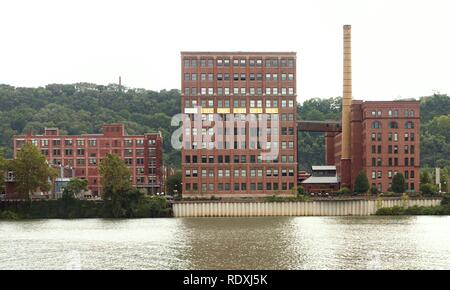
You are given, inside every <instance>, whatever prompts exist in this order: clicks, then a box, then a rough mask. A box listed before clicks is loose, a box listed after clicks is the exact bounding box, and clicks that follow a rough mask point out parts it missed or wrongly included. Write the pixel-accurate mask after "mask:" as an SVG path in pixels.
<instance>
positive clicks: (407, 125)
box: [372, 121, 414, 129]
mask: <svg viewBox="0 0 450 290" xmlns="http://www.w3.org/2000/svg"><path fill="white" fill-rule="evenodd" d="M381 127H382V126H381V122H380V121H373V122H372V129H381ZM398 128H399V127H398V123H397V122H395V121H392V122H389V129H398ZM405 129H414V122H413V121H406V122H405Z"/></svg>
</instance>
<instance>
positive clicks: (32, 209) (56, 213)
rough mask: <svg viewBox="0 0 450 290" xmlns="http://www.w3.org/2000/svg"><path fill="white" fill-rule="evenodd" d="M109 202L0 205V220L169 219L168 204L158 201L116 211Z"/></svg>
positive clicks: (134, 204) (149, 200)
mask: <svg viewBox="0 0 450 290" xmlns="http://www.w3.org/2000/svg"><path fill="white" fill-rule="evenodd" d="M116 204H117V202H115V203H113V202H111V201H89V200H76V199H71V200H64V199H58V200H40V201H33V202H29V201H15V202H14V201H9V202H5V201H4V202H1V203H0V219H9V220H20V219H79V218H153V217H171V216H172V210H171V208H170V206H169V203H168V202H167V200H166V199H165V198H162V197H147V198H145V199H142V200H139V202H136V203H130V204H127V205H126V207H125V206H124V207H121V208H120V209H119V210H120V211H121V212H120V213H119V214H117V210H118V209H117V208H115V205H116Z"/></svg>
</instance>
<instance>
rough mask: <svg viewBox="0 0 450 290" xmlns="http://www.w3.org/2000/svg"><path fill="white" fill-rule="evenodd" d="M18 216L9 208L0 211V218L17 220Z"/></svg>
mask: <svg viewBox="0 0 450 290" xmlns="http://www.w3.org/2000/svg"><path fill="white" fill-rule="evenodd" d="M19 218H20V217H19V215H18V214H16V213H15V212H12V211H9V210H5V211H1V212H0V220H18V219H19Z"/></svg>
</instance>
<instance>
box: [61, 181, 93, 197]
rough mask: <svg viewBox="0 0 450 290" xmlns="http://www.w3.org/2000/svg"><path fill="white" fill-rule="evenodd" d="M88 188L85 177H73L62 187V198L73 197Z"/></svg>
mask: <svg viewBox="0 0 450 290" xmlns="http://www.w3.org/2000/svg"><path fill="white" fill-rule="evenodd" d="M86 190H88V182H87V180H86V179H80V178H73V179H71V180H70V181H69V182H68V183H67V185H66V186H65V187H64V191H63V194H62V196H63V198H75V197H76V196H77V195H78V194H79V193H81V192H82V191H86Z"/></svg>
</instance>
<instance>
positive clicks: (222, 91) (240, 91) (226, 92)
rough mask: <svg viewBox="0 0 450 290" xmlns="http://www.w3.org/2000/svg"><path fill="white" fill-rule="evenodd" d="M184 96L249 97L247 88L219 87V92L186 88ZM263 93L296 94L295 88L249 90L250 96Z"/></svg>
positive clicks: (210, 89)
mask: <svg viewBox="0 0 450 290" xmlns="http://www.w3.org/2000/svg"><path fill="white" fill-rule="evenodd" d="M183 92H184V95H185V96H196V95H197V96H198V95H200V96H212V95H217V96H232V95H233V96H239V95H241V96H246V95H247V88H246V87H234V88H230V87H219V88H217V91H214V88H205V87H204V88H200V90H197V88H195V87H189V88H184V91H183ZM263 92H265V95H282V96H293V95H294V94H295V91H294V88H293V87H282V88H278V87H270V88H268V87H266V88H265V89H263V88H262V87H256V88H255V87H251V88H249V90H248V95H250V96H256V95H262V94H263Z"/></svg>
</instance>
